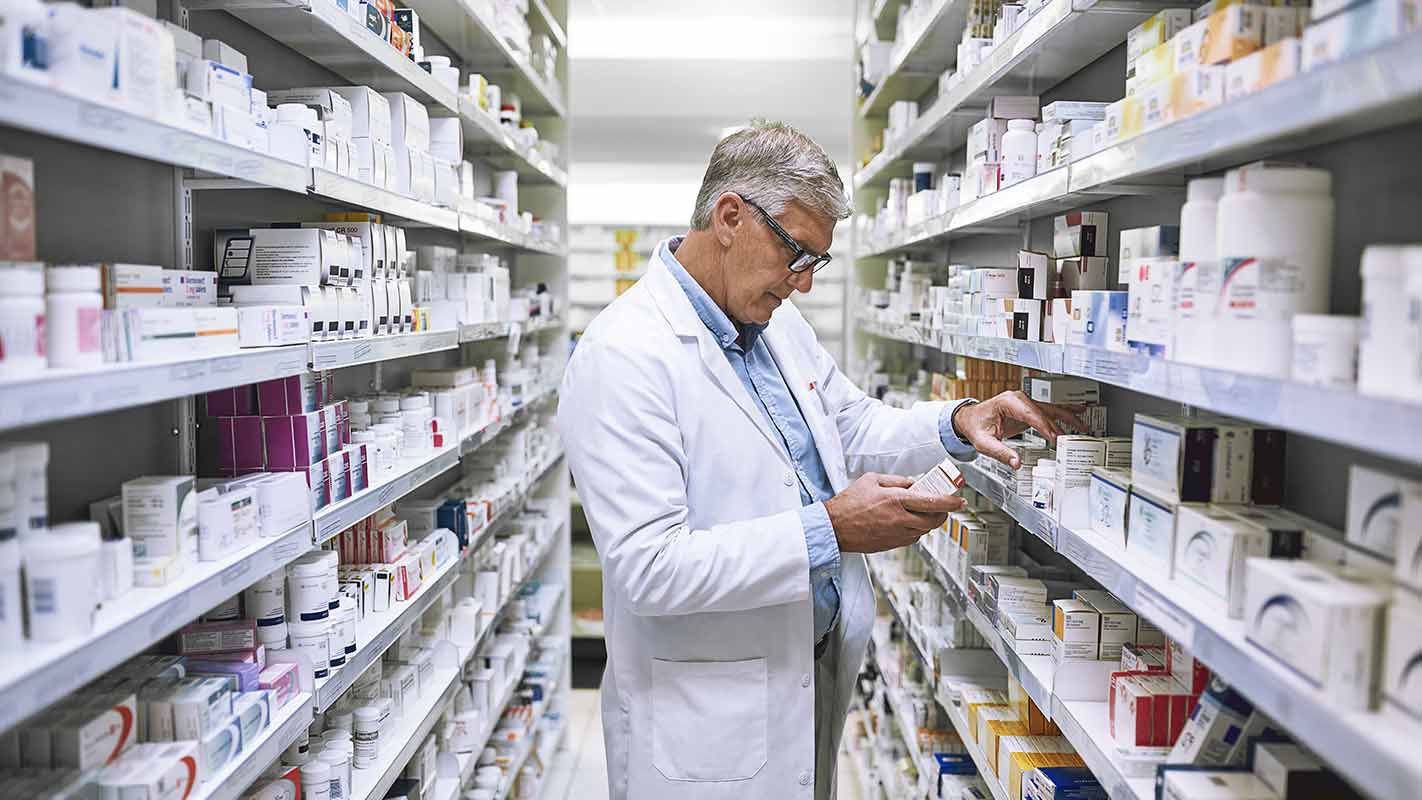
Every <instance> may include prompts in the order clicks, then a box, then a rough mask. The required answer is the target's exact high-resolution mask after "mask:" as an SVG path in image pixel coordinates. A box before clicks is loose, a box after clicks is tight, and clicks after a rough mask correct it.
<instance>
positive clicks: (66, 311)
mask: <svg viewBox="0 0 1422 800" xmlns="http://www.w3.org/2000/svg"><path fill="white" fill-rule="evenodd" d="M100 288H101V284H100V280H99V268H98V267H95V266H84V265H61V266H53V267H50V268H49V269H47V270H45V289H46V293H45V338H46V349H45V355H46V356H47V357H48V358H49V365H50V366H51V367H74V368H82V367H96V366H99V365H100V364H103V363H104V349H103V346H102V344H101V342H102V333H101V331H100V327H101V324H102V319H103V313H104V296H103V294H101V293H100V291H99V290H100Z"/></svg>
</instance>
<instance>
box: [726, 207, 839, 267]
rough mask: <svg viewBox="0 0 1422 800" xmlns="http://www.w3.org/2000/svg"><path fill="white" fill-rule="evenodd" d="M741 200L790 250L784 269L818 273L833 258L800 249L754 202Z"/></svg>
mask: <svg viewBox="0 0 1422 800" xmlns="http://www.w3.org/2000/svg"><path fill="white" fill-rule="evenodd" d="M741 199H742V200H744V201H746V204H747V205H749V206H750V207H751V208H754V209H755V210H756V211H759V212H760V215H761V216H762V217H764V218H765V224H766V225H769V226H770V230H771V231H772V232H774V234H775V235H776V236H779V237H780V241H782V242H784V243H785V246H786V247H788V248H790V252H791V253H792V255H791V256H790V261H789V262H788V263H786V265H785V268H786V269H788V270H790V271H791V272H794V273H797V274H798V273H801V272H804V271H805V270H810V271H812V272H819V271H820V270H822V269H824V268H825V266H826V265H828V264H829V263H830V259H831V258H833V256H831V255H830V254H829V253H825V254H824V255H822V256H817V255H815V254H814V253H811V252H810V251H808V250H806V249H805V248H803V247H801V246H800V243H799V242H797V241H795V237H793V236H791V235H790V234H788V233H786V232H785V229H784V228H782V227H780V223H778V222H776V221H775V218H774V217H772V216H770V213H769V212H767V211H766V210H765V209H763V208H761V207H760V206H759V205H757V204H756V202H755V201H754V200H751V199H750V198H748V197H742V198H741Z"/></svg>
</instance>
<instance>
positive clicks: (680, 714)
mask: <svg viewBox="0 0 1422 800" xmlns="http://www.w3.org/2000/svg"><path fill="white" fill-rule="evenodd" d="M766 683H767V677H766V666H765V659H763V658H749V659H746V660H744V661H667V660H664V659H660V658H656V659H652V709H651V712H652V763H653V764H654V765H655V766H656V768H657V771H659V772H661V773H662V776H663V777H665V778H667V779H668V780H674V781H735V780H744V779H746V778H751V777H754V776H755V774H756V773H757V772H759V771H760V769H761V767H763V766H765V760H766V727H767V719H766V713H767V712H766V706H767V700H768V695H767V689H766Z"/></svg>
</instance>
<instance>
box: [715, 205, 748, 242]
mask: <svg viewBox="0 0 1422 800" xmlns="http://www.w3.org/2000/svg"><path fill="white" fill-rule="evenodd" d="M748 210H749V207H748V206H747V205H746V204H745V201H743V200H741V198H740V196H739V195H737V194H736V193H735V192H722V193H721V196H720V197H717V198H716V205H715V206H713V207H712V208H711V233H712V234H714V235H715V237H716V241H718V242H720V243H721V246H722V247H726V248H729V247H730V246H731V242H732V241H734V240H735V238H736V234H737V233H738V232H739V231H740V228H741V226H742V225H744V224H745V222H746V212H747V211H748Z"/></svg>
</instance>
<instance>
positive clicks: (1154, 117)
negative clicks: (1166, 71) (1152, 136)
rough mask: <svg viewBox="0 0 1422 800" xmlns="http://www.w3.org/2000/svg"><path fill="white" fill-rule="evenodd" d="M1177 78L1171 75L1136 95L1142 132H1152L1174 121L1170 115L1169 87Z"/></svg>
mask: <svg viewBox="0 0 1422 800" xmlns="http://www.w3.org/2000/svg"><path fill="white" fill-rule="evenodd" d="M1179 77H1180V76H1179V75H1172V76H1171V77H1170V78H1169V79H1167V80H1163V81H1156V82H1155V83H1152V84H1150V85H1149V86H1147V87H1145V89H1143V90H1141V91H1139V92H1137V93H1136V95H1135V97H1136V98H1137V99H1139V100H1140V102H1141V130H1142V131H1152V130H1155V129H1156V128H1159V127H1160V126H1162V125H1168V124H1170V123H1171V122H1174V121H1175V118H1174V116H1172V114H1171V107H1170V91H1171V90H1170V87H1171V86H1172V85H1173V84H1174V83H1175V79H1176V78H1179Z"/></svg>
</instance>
